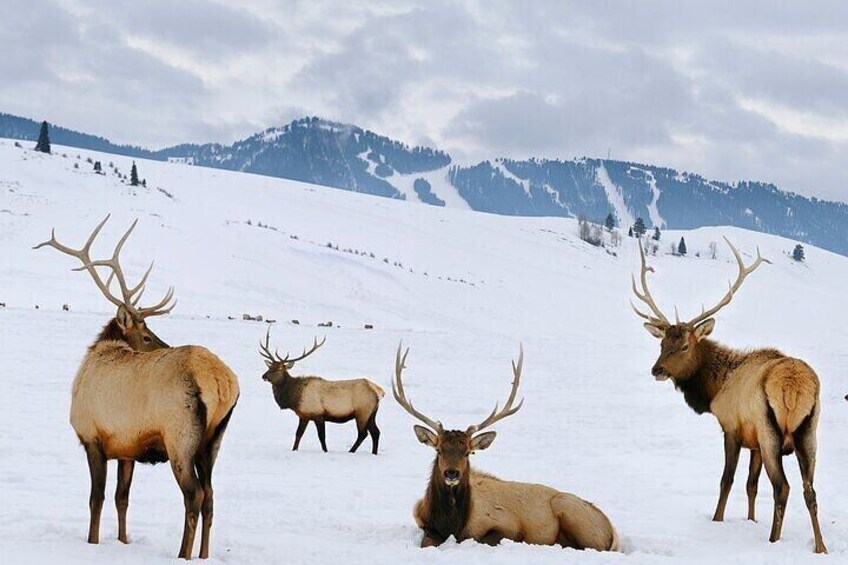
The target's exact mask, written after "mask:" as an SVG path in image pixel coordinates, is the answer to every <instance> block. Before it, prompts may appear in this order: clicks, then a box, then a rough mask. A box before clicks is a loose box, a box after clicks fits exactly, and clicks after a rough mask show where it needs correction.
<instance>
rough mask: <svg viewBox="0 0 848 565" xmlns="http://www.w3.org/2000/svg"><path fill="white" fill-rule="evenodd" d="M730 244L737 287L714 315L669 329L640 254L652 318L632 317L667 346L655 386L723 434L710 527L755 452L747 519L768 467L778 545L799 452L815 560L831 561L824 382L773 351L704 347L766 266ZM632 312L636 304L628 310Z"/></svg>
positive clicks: (641, 293) (710, 312)
mask: <svg viewBox="0 0 848 565" xmlns="http://www.w3.org/2000/svg"><path fill="white" fill-rule="evenodd" d="M725 241H727V244H728V245H729V246H730V249H731V251H732V252H733V255H734V257H735V258H736V262H737V264H738V267H739V274H738V275H737V277H736V281H735V282H734V283H733V284H732V285H730V289H729V290H728V291H727V293H726V294H725V295H724V297H723V298H722V299H721V300H720V301H719V303H718V304H717V305H716V306H714V307H713V308H710V309H709V310H702V311H701V314H700V315H698V316H696V317H695V318H693V319H692V320H689V321H688V322H681V321H680V320H679V319H677V320H676V322H675V323H674V324H672V323H671V322H670V321H669V320H668V318H666V316H665V315H663V313H662V311H661V310H660V309H659V307H658V306H657V304H656V302H655V301H654V299H653V297H652V296H651V292H650V290H649V289H648V284H647V274H648V272H653V268H652V267H648V266H647V265H646V264H645V253H644V251H643V250H642V246H641V245H640V246H639V252H640V256H641V261H642V267H641V285H642V290H641V291H640V290H639V289H637V288H636V278H635V277H633V292H634V293H635V294H636V297H637V298H638V299H639V300H640V301H642V302H643V303H644V304H646V305H647V306H648V308H650V310H651V314H650V315H649V314H645V313H644V312H641V311H640V310H638V309H637V308H636V307H635V306H633V309H634V310H635V311H636V313H637V314H638V315H639V316H640V317H641V318H643V319H645V320H647V321H646V322H645V324H644V325H645V328H646V329H647V330H648V332H650V334H651V335H652V336H654V337H656V338H658V339H661V340H662V343H661V351H660V356H659V358H658V359H657V362H656V363H655V364H654V366H653V368H652V370H651V373H652V374H653V375H654V377H656V379H657V380H658V381H664V380H666V379H671V380H672V381H673V382H674V386H675V387H676V388H677V389H678V390H680V391H681V392H682V393H683V398H684V400H685V401H686V403H687V404H688V405H689V406H690V407H691V408H692V409H693V410H694V411H695V412H697V413H698V414H703V413H704V412H710V413H712V414H713V415H714V416H715V417H716V419H717V420H718V422H719V424H720V425H721V428H722V431H723V432H724V457H725V459H724V473H723V474H722V477H721V486H720V493H719V498H718V505H717V506H716V511H715V514H714V516H713V520H715V521H719V522H720V521H722V520H724V511H725V507H726V505H727V497H728V495H729V494H730V488H731V486H732V485H733V476H734V475H735V473H736V466H737V463H738V462H739V452H740V451H741V449H742V448H743V447H744V448H746V449H750V450H751V461H750V466H749V474H748V483H747V492H748V519H749V520H754V507H755V500H756V497H757V483H758V481H759V477H760V471H761V470H762V467H763V463H765V467H766V473H767V474H768V477H769V480H771V483H772V486H773V487H774V517H773V521H772V527H771V535H770V536H769V541H772V542H775V541H777V540H778V539H780V532H781V529H782V527H783V516H784V512H785V510H786V501H787V499H788V498H789V483H788V482H787V480H786V475H785V474H784V471H783V463H782V456H783V455H788V454H790V453H792V452H793V451H794V452H795V454H796V456H797V458H798V465H799V467H800V469H801V476H802V480H803V485H804V500H805V501H806V504H807V509H808V510H809V513H810V519H811V521H812V527H813V535H814V537H815V551H816V553H826V552H827V549H826V548H825V545H824V542H823V541H822V534H821V529H820V527H819V520H818V505H817V503H816V491H815V489H814V488H813V475H814V473H815V467H816V427H817V425H818V420H819V410H820V405H819V380H818V377H817V376H816V373H815V372H814V371H813V369H812V368H810V366H809V365H807V364H806V363H805V362H803V361H801V360H800V359H795V358H792V357H789V356H787V355H784V354H783V353H781V352H780V351H777V350H776V349H755V350H751V351H739V350H736V349H731V348H729V347H726V346H724V345H721V344H719V343H716V342H715V341H713V340H711V339H707V336H709V335H710V334H711V333H712V331H713V328H714V327H715V319H714V318H713V316H714V315H715V314H716V313H717V312H718V311H719V310H721V309H722V308H723V307H724V306H726V305H727V304H729V303H730V301H731V300H732V299H733V297H734V296H735V295H736V293H737V292H738V291H739V288H740V287H741V286H742V283H743V281H744V280H745V278H746V277H747V276H748V275H750V274H751V273H752V272H754V271H755V270H756V269H757V268H758V267H759V266H760V265H761V264H763V263H769V261H768V260H766V259H764V258H763V257H762V256H761V255H760V252H759V249H758V250H757V259H756V260H755V261H754V262H753V263H752V264H751V265H750V266H748V267H746V266H745V264H744V262H743V260H742V256H741V255H740V254H739V251H738V250H737V249H736V248H735V247H734V246H733V244H731V243H730V241H728V240H727V239H726V238H725ZM631 305H632V304H631ZM675 313H676V309H675Z"/></svg>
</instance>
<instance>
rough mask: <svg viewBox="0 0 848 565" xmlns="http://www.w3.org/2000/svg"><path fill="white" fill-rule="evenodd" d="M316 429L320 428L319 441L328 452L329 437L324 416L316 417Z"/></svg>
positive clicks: (325, 451)
mask: <svg viewBox="0 0 848 565" xmlns="http://www.w3.org/2000/svg"><path fill="white" fill-rule="evenodd" d="M315 429H317V430H318V441H320V442H321V449H322V450H324V453H327V437H326V433H325V431H326V430H325V429H324V418H316V419H315Z"/></svg>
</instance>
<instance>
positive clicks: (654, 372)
mask: <svg viewBox="0 0 848 565" xmlns="http://www.w3.org/2000/svg"><path fill="white" fill-rule="evenodd" d="M651 374H652V375H654V376H655V377H659V376H660V375H662V374H663V368H662V366H661V365H654V367H653V368H652V369H651Z"/></svg>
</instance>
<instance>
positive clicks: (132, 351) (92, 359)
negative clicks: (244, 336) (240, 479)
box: [35, 216, 239, 559]
mask: <svg viewBox="0 0 848 565" xmlns="http://www.w3.org/2000/svg"><path fill="white" fill-rule="evenodd" d="M108 219H109V216H107V217H106V219H105V220H103V221H102V222H101V223H100V224H99V225H98V226H97V227H96V228H95V229H94V231H93V232H92V233H91V235H90V236H89V238H88V241H87V242H86V243H85V245H84V246H83V247H82V248H81V249H72V248H70V247H66V246H64V245H62V244H61V243H59V242H58V241H57V240H56V233H55V230H54V231H53V233H52V234H51V237H50V239H49V240H48V241H45V242H44V243H41V244H39V245H37V246H36V247H35V249H38V248H40V247H44V246H49V247H53V248H54V249H57V250H59V251H61V252H62V253H65V254H67V255H70V256H72V257H76V258H77V259H79V260H80V261H81V262H82V266H81V267H79V268H77V269H74V270H76V271H81V270H85V271H88V273H89V274H90V275H91V278H92V279H93V280H94V283H95V284H96V285H97V288H99V289H100V291H101V292H102V293H103V295H104V296H105V297H106V299H107V300H109V302H111V303H112V304H114V305H115V306H117V308H118V312H117V315H116V316H115V317H114V318H113V319H112V320H111V321H110V322H109V323H108V324H106V326H105V327H104V328H103V331H102V332H101V333H100V335H99V336H98V337H97V339H96V340H95V342H94V343H93V344H92V345H91V346H90V347H89V348H88V352H87V353H86V356H85V358H84V359H83V361H82V364H81V365H80V368H79V370H78V371H77V375H76V378H75V379H74V385H73V391H72V393H71V418H70V419H71V426H72V427H73V428H74V431H75V432H76V434H77V437H78V438H79V440H80V442H81V443H82V445H83V447H84V448H85V452H86V455H87V457H88V466H89V471H90V474H91V496H90V499H89V506H90V510H91V521H90V523H89V530H88V542H89V543H98V542H99V540H100V514H101V510H102V509H103V500H104V490H105V487H106V462H107V461H108V460H110V459H117V460H118V487H117V490H116V491H115V504H116V506H117V509H118V539H119V540H120V541H122V542H123V543H129V540H128V538H127V524H126V520H127V508H128V507H129V492H130V485H131V482H132V477H133V470H134V466H135V462H136V461H138V462H140V463H160V462H165V461H170V462H171V469H172V470H173V472H174V476H175V477H176V479H177V483H178V484H179V486H180V489H181V490H182V492H183V498H184V503H185V523H184V527H183V538H182V542H181V544H180V550H179V557H183V558H185V559H190V558H191V553H192V549H193V547H194V537H195V531H196V528H197V522H198V516H202V518H203V528H202V533H201V543H200V557H201V558H206V557H208V556H209V537H210V532H211V527H212V513H213V491H212V469H213V466H214V464H215V459H216V457H217V454H218V449H219V447H220V445H221V441H222V439H223V437H224V432H225V430H226V428H227V424H228V422H229V420H230V416H231V414H232V411H233V408H234V407H235V404H236V401H237V399H238V396H239V387H238V381H237V379H236V375H235V374H234V373H233V372H232V371H231V370H230V369H229V367H227V366H226V365H225V364H224V363H223V362H222V361H221V360H220V359H218V357H216V356H215V355H214V354H213V353H211V352H210V351H208V350H207V349H205V348H203V347H199V346H196V345H188V346H183V347H174V348H172V347H170V346H169V345H168V344H166V343H165V342H164V341H162V340H161V339H159V338H158V337H157V336H156V334H154V333H153V332H152V331H151V330H150V329H149V328H148V327H147V324H146V319H147V318H150V317H152V316H159V315H162V314H167V313H168V312H170V311H171V309H172V308H173V307H174V305H175V304H176V302H175V301H174V302H171V300H172V298H173V288H171V289H169V290H168V292H167V293H166V294H165V297H164V298H163V299H162V300H160V301H159V302H158V303H157V304H155V305H153V306H150V307H146V308H142V307H139V306H138V303H139V301H140V300H141V296H142V293H143V292H144V285H145V283H146V282H147V277H148V276H149V275H150V271H151V269H152V267H153V265H152V264H151V266H150V268H148V269H147V271H146V272H145V274H144V276H143V277H142V278H141V281H140V282H139V283H138V284H136V285H135V286H133V287H130V286H129V285H128V284H127V282H126V279H125V277H124V273H123V270H122V269H121V265H120V253H121V248H122V247H123V245H124V243H125V242H126V241H127V238H128V237H129V236H130V234H131V233H132V231H133V229H134V228H135V225H136V223H137V222H138V220H136V222H133V224H132V226H131V227H130V229H129V230H127V232H126V233H125V234H124V235H123V237H122V238H121V239H120V241H119V242H118V244H117V246H116V247H115V250H114V253H113V255H112V258H111V259H108V260H97V261H95V260H92V259H91V257H90V255H89V252H90V249H91V245H92V243H94V240H95V238H96V237H97V234H98V233H99V232H100V230H101V228H102V227H103V225H104V224H105V223H106V221H107V220H108ZM98 268H107V269H109V270H110V271H111V272H110V273H109V277H108V279H107V280H106V281H104V280H103V279H102V278H101V277H100V273H99V272H98V270H97V269H98ZM113 280H115V281H117V283H118V286H119V288H120V292H121V296H120V297H116V296H115V295H113V294H112V292H111V288H112V282H113Z"/></svg>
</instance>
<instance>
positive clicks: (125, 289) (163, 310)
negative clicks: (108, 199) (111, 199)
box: [33, 214, 177, 320]
mask: <svg viewBox="0 0 848 565" xmlns="http://www.w3.org/2000/svg"><path fill="white" fill-rule="evenodd" d="M110 217H111V214H109V215H108V216H106V218H104V220H103V221H102V222H100V223H99V224H98V225H97V227H96V228H94V231H93V232H91V235H90V236H88V241H86V242H85V245H84V246H83V247H82V249H72V248H70V247H67V246H65V245H62V244H61V243H59V242H58V241H57V240H56V230H55V229H53V230H51V232H50V239H49V240H47V241H44V242H42V243H39V244H38V245H36V246H35V247H33V249H40V248H42V247H45V246H47V247H52V248H54V249H57V250H59V251H61V252H62V253H64V254H66V255H70V256H71V257H76V258H77V259H79V260H80V262H81V263H82V266H81V267H77V268H75V269H72V270H74V271H88V274H90V275H91V278H92V279H94V283H95V284H96V285H97V288H99V289H100V292H102V293H103V296H105V297H106V299H107V300H108V301H109V302H111V303H112V304H114V305H115V306H118V307H119V308H120V307H121V306H123V307H124V308H126V309H127V311H128V312H130V314H131V315H132V316H133V317H134V318H137V319H139V320H143V319H144V318H147V317H150V316H161V315H162V314H167V313H168V312H170V311H171V310H173V308H174V306H176V305H177V301H176V300H174V302H173V303H171V305H170V306H168V303H169V302H171V300H172V299H173V297H174V288H173V287H171V288H169V289H168V292H166V293H165V296H164V297H163V298H162V300H160V301H159V302H158V303H157V304H155V305H154V306H150V307H146V308H137V307H136V306H138V303H139V301H140V300H141V296H142V294H144V285H145V283H146V282H147V277H148V276H150V272H151V271H152V270H153V263H151V264H150V266H149V267H148V268H147V271H145V273H144V275H143V276H142V277H141V280H140V281H139V283H138V284H136V285H135V286H134V287H132V288H130V287H129V286H128V285H127V281H126V279H125V278H124V272H123V270H122V269H121V264H120V254H121V249H122V248H123V246H124V243H126V241H127V239H128V238H129V236H130V234H131V233H132V231H133V230H134V229H135V226H136V224H137V223H138V220H136V221H134V222H133V223H132V225H131V226H130V229H128V230H127V231H126V233H124V235H123V237H121V239H120V240H119V241H118V244H117V245H116V246H115V251H114V252H113V253H112V257H111V259H104V260H98V261H92V259H91V256H90V254H89V252H90V251H91V245H92V244H93V243H94V240H95V239H96V238H97V235H98V234H99V233H100V230H101V229H102V228H103V226H104V225H105V224H106V222H107V221H109V218H110ZM97 267H108V268H109V269H110V270H111V273H110V274H109V278H108V279H106V282H105V283H104V282H103V279H101V278H100V275H99V274H98V273H97ZM113 279H116V280H117V281H118V286H119V287H120V290H121V296H122V298H117V297H116V296H114V295H113V294H112V292H111V290H110V289H111V287H112V280H113ZM166 306H167V307H166Z"/></svg>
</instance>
